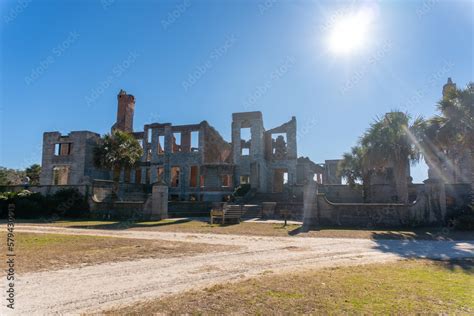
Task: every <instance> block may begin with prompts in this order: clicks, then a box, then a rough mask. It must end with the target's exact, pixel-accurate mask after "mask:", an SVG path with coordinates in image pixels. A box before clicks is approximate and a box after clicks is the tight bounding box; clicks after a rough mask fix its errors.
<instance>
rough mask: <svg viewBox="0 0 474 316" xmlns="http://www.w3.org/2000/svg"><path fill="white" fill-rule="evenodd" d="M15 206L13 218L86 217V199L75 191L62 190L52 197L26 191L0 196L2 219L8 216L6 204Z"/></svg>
mask: <svg viewBox="0 0 474 316" xmlns="http://www.w3.org/2000/svg"><path fill="white" fill-rule="evenodd" d="M10 203H13V204H15V217H17V218H41V217H53V216H54V217H58V216H59V217H87V216H88V215H89V205H88V203H87V199H86V198H85V197H84V195H82V194H81V193H80V192H79V191H78V190H77V189H62V190H59V191H57V192H56V193H55V194H53V195H47V196H44V195H42V194H41V193H33V192H30V191H27V190H23V191H21V192H4V193H1V194H0V209H1V213H2V217H3V218H5V217H6V216H7V214H8V204H10Z"/></svg>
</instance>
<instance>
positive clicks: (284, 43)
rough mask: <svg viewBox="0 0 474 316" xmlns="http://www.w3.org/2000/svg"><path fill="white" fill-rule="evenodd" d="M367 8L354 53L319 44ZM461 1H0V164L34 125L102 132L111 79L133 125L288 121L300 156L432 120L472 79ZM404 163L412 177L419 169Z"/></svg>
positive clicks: (22, 151)
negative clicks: (378, 129)
mask: <svg viewBox="0 0 474 316" xmlns="http://www.w3.org/2000/svg"><path fill="white" fill-rule="evenodd" d="M365 8H369V9H370V10H371V11H370V12H372V13H373V15H372V19H371V23H370V25H368V27H367V32H366V35H365V41H364V45H363V47H362V48H360V49H358V50H354V51H352V52H350V53H348V54H339V53H335V52H333V51H331V50H330V49H329V47H328V46H329V44H328V36H329V34H331V31H332V30H333V29H334V25H335V23H337V21H340V20H341V19H342V20H343V19H344V18H347V16H350V15H351V14H353V12H358V11H360V10H363V9H365ZM473 10H474V9H473V2H472V1H431V0H430V1H428V0H425V1H363V2H353V1H351V2H338V1H273V0H266V1H250V0H241V1H235V0H232V1H230V0H229V1H217V0H215V1H210V0H209V1H205V0H203V1H197V0H181V1H127V0H115V1H114V0H102V1H101V0H96V1H87V0H84V1H73V0H70V1H39V0H17V1H2V2H1V4H0V34H1V35H0V36H1V50H0V53H1V72H0V73H1V77H0V87H1V92H0V93H1V96H0V100H1V112H0V113H1V114H0V115H1V135H0V141H1V144H0V146H1V147H0V150H1V152H0V154H1V155H0V165H2V166H7V167H11V168H23V167H26V166H28V165H30V164H32V163H39V162H40V161H41V142H42V133H43V132H45V131H55V130H57V131H60V132H63V133H68V132H70V131H73V130H90V131H94V132H98V133H101V134H103V133H106V132H108V131H109V130H110V126H111V125H112V124H113V122H114V120H115V115H116V95H117V93H118V91H119V90H120V89H121V88H123V89H125V90H126V91H127V92H128V93H131V94H133V95H135V97H136V110H135V122H134V125H135V129H136V130H139V129H142V128H143V125H144V124H146V123H151V122H172V123H173V124H190V123H198V122H200V121H202V120H207V121H208V122H209V123H210V124H211V125H213V126H214V127H216V128H217V130H219V131H220V132H221V134H222V135H223V137H224V138H225V139H226V140H228V141H230V128H231V113H232V112H242V111H248V110H259V111H262V112H263V115H264V123H265V127H266V128H267V129H270V128H272V127H274V126H276V125H280V124H282V123H284V122H286V121H288V120H289V119H291V116H296V118H297V120H298V133H299V136H298V140H299V143H298V153H299V155H302V156H309V157H310V158H311V159H313V160H314V161H316V162H322V161H324V159H333V158H339V157H340V156H341V155H342V153H343V152H344V151H348V150H349V149H350V147H351V146H353V145H355V143H356V142H357V140H358V138H359V136H360V135H361V134H362V133H363V132H364V130H365V129H366V128H367V127H368V125H369V123H370V122H371V121H372V120H373V119H374V118H375V117H377V116H378V115H383V114H384V113H385V112H387V111H390V110H392V109H401V110H404V111H408V112H409V113H411V114H412V115H413V116H417V115H424V116H430V115H432V114H434V113H435V104H436V102H437V101H438V100H439V98H440V96H441V89H442V85H443V84H444V83H445V82H446V79H447V77H452V78H453V80H454V81H455V82H456V83H457V84H458V86H464V85H465V84H466V83H468V82H469V81H471V80H473V79H474V78H473V77H474V76H473V73H474V69H473V45H474V44H473V20H474V19H473V17H474V12H473ZM425 169H426V168H425V167H423V166H420V167H416V168H414V169H412V175H413V177H414V179H415V181H422V180H423V179H424V178H425V177H426V170H425Z"/></svg>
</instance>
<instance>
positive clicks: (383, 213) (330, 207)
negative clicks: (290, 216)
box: [304, 183, 447, 228]
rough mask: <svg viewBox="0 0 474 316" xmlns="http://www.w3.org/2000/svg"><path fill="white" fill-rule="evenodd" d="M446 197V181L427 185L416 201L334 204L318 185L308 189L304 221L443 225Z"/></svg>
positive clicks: (369, 225)
mask: <svg viewBox="0 0 474 316" xmlns="http://www.w3.org/2000/svg"><path fill="white" fill-rule="evenodd" d="M446 218H447V217H446V196H445V191H444V185H443V184H437V183H432V184H426V186H425V189H424V191H421V192H419V196H418V197H417V200H416V202H414V203H409V204H397V203H334V202H332V201H329V200H328V198H327V196H326V194H324V193H318V192H317V189H316V186H315V185H314V184H313V185H312V186H308V187H307V188H306V190H305V204H304V224H305V225H308V226H343V227H362V228H375V227H400V226H420V225H422V226H424V225H440V224H444V223H445V222H446Z"/></svg>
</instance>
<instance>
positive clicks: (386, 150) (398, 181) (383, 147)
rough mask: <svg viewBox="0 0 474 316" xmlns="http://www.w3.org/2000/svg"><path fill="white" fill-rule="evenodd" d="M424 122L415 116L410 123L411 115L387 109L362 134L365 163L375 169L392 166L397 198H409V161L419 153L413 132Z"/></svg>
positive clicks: (406, 199) (416, 159)
mask: <svg viewBox="0 0 474 316" xmlns="http://www.w3.org/2000/svg"><path fill="white" fill-rule="evenodd" d="M421 122H423V119H422V118H417V119H416V120H415V121H414V122H413V124H412V125H410V115H408V114H407V113H404V112H400V111H394V112H389V113H387V114H385V115H384V116H383V117H381V118H378V119H377V120H376V121H375V122H374V123H372V124H371V126H370V128H369V129H368V130H367V132H366V133H365V134H364V136H363V137H362V138H361V140H360V143H361V146H362V147H364V148H365V150H366V160H367V165H368V166H370V167H371V169H374V170H385V169H387V168H388V167H389V166H392V167H393V176H394V181H395V188H396V192H397V199H398V202H401V203H407V202H408V174H409V172H408V171H409V163H410V162H411V163H417V162H418V161H419V160H420V158H421V153H420V151H419V149H418V147H417V146H416V145H417V143H416V139H415V138H414V135H417V134H419V131H418V128H419V126H420V125H421Z"/></svg>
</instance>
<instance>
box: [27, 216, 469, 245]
mask: <svg viewBox="0 0 474 316" xmlns="http://www.w3.org/2000/svg"><path fill="white" fill-rule="evenodd" d="M31 224H34V225H36V224H38V225H39V224H40V223H39V222H36V223H31ZM41 225H52V226H60V227H71V228H89V229H134V230H151V231H163V232H186V233H215V234H236V235H250V236H280V237H288V236H299V237H333V238H370V239H425V240H442V239H447V240H451V239H452V240H462V239H465V240H474V231H455V230H446V229H445V230H443V229H442V228H436V227H429V228H416V229H399V230H397V229H394V230H383V229H381V230H373V229H372V230H371V229H344V228H323V229H321V230H311V231H307V232H303V231H301V227H300V225H294V224H292V225H287V226H286V227H283V225H282V224H271V223H251V222H250V223H248V222H243V223H240V224H236V225H219V224H215V225H210V224H209V222H207V221H199V220H191V219H181V220H174V219H167V220H161V221H146V222H127V221H122V222H119V221H94V220H82V221H80V220H79V221H55V222H53V223H41Z"/></svg>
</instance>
